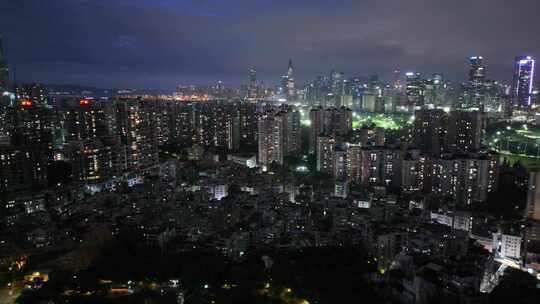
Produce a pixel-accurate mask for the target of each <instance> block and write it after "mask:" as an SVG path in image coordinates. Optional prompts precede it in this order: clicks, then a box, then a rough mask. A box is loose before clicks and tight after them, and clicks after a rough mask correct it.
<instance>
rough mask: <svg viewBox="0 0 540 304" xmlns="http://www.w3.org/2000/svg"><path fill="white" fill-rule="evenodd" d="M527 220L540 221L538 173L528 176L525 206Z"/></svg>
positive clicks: (539, 182) (539, 177) (539, 183)
mask: <svg viewBox="0 0 540 304" xmlns="http://www.w3.org/2000/svg"><path fill="white" fill-rule="evenodd" d="M525 217H526V218H527V219H531V220H536V221H540V172H539V171H533V172H531V173H530V175H529V187H528V191H527V205H526V206H525Z"/></svg>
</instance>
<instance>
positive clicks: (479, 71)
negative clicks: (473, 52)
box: [469, 56, 486, 105]
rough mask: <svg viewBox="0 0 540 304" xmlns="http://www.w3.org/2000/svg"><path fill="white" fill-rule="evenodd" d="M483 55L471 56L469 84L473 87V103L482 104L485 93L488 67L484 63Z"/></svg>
mask: <svg viewBox="0 0 540 304" xmlns="http://www.w3.org/2000/svg"><path fill="white" fill-rule="evenodd" d="M483 59H484V58H483V57H482V56H473V57H471V58H469V63H470V70H469V84H470V88H471V103H472V104H473V105H480V104H481V101H482V97H483V95H484V89H483V88H484V84H485V82H486V68H485V67H484V66H483V65H482V61H483Z"/></svg>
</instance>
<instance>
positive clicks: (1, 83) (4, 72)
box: [0, 37, 9, 92]
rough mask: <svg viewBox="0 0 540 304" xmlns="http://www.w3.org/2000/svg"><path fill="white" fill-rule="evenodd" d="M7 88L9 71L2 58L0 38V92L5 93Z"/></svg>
mask: <svg viewBox="0 0 540 304" xmlns="http://www.w3.org/2000/svg"><path fill="white" fill-rule="evenodd" d="M8 88H9V69H8V66H7V63H6V60H5V57H4V49H3V47H2V38H1V37H0V92H4V91H7V90H8Z"/></svg>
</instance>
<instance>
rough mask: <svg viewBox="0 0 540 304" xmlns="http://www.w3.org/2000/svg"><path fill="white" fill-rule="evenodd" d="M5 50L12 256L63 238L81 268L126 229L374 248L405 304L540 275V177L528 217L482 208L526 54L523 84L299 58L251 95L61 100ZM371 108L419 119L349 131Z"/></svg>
mask: <svg viewBox="0 0 540 304" xmlns="http://www.w3.org/2000/svg"><path fill="white" fill-rule="evenodd" d="M2 58H3V57H2V52H1V47H0V90H1V91H2V92H5V93H3V94H2V95H1V96H0V98H1V99H0V192H1V193H2V196H1V197H0V226H1V227H2V229H0V247H2V248H0V249H6V250H0V252H10V254H8V256H7V257H4V256H0V261H9V260H10V259H17V258H18V255H20V254H22V253H23V252H24V253H28V252H30V253H34V252H43V251H45V252H46V251H59V252H63V254H62V255H61V256H58V257H57V259H55V261H54V263H53V264H55V265H59V267H63V268H66V269H75V270H80V269H84V268H85V267H87V266H88V265H89V263H90V262H91V260H92V259H91V258H88V256H93V253H96V252H97V251H98V249H99V247H100V246H101V245H102V243H103V242H102V240H104V239H107V238H111V237H114V236H115V235H118V234H119V233H121V232H122V231H125V230H127V231H130V233H133V234H134V235H136V236H137V237H138V238H140V239H141V240H142V241H143V242H142V243H143V244H145V245H147V246H148V247H150V248H155V249H156V250H161V251H165V250H167V251H169V250H170V251H172V252H180V251H188V250H191V249H194V248H201V247H204V248H213V249H217V250H219V251H221V252H222V253H223V254H224V255H226V256H228V257H230V258H234V259H239V258H242V256H244V254H245V253H247V252H249V250H253V251H256V250H268V249H269V248H270V249H276V248H279V249H298V248H304V247H316V246H345V245H352V246H364V247H366V250H368V252H369V253H370V254H371V255H372V256H373V257H374V261H375V262H376V263H377V269H378V273H377V274H376V275H375V276H374V278H373V280H375V281H377V280H383V281H385V282H390V283H392V284H390V286H392V294H393V295H395V296H396V297H397V298H400V299H401V300H402V301H404V302H406V303H429V302H431V301H433V299H435V298H436V297H438V296H440V295H441V294H445V295H447V296H448V297H451V298H452V299H456V301H459V302H474V301H477V300H478V299H481V298H482V297H483V293H485V292H489V291H491V290H492V289H493V287H494V286H495V285H496V284H497V282H498V280H499V278H500V276H501V273H503V272H504V268H505V267H506V265H509V264H512V265H515V267H516V268H518V269H521V270H526V271H529V272H530V273H533V274H538V273H539V272H540V266H539V265H540V246H539V244H540V228H539V227H540V225H539V224H538V223H540V174H539V173H538V172H532V173H531V174H530V178H529V186H528V195H527V205H526V215H525V217H524V219H525V220H524V221H523V225H522V226H521V227H519V229H517V230H516V229H506V228H504V229H503V228H502V227H501V226H502V225H501V222H500V221H499V220H498V219H496V218H494V217H492V216H489V215H486V214H485V213H477V212H474V209H473V208H472V207H473V206H479V205H480V206H481V203H485V202H486V201H487V200H488V197H489V195H490V194H492V193H494V192H496V191H500V189H499V186H498V184H499V175H500V174H499V173H500V167H501V163H500V158H499V155H497V154H495V153H493V152H492V151H489V150H488V149H487V148H486V137H485V135H486V128H487V120H488V116H490V115H489V113H490V112H492V111H494V112H497V113H503V114H501V116H500V117H505V115H506V114H507V112H508V109H509V108H510V109H511V110H515V111H516V112H520V113H521V112H523V111H525V112H527V111H533V110H534V109H535V108H536V105H535V103H534V102H533V99H534V98H535V96H534V94H533V87H532V83H533V76H534V60H533V59H532V58H530V57H519V58H518V59H517V61H516V75H515V77H514V78H515V79H514V84H513V85H512V86H504V85H502V84H501V83H498V82H495V81H491V80H488V79H486V71H485V67H484V65H483V58H482V57H471V58H470V73H469V80H468V82H467V83H464V84H462V85H461V86H459V87H454V86H452V85H451V84H449V83H448V82H445V81H444V79H443V78H442V76H441V75H439V74H434V75H433V76H432V77H429V78H424V77H422V75H420V74H419V73H407V74H406V78H405V81H403V80H402V79H401V74H400V72H399V71H396V72H395V74H394V76H395V79H394V82H393V83H392V84H391V85H384V84H383V83H382V82H381V81H379V79H378V78H377V77H371V78H370V79H369V80H367V81H364V80H363V79H360V78H355V79H346V78H345V77H344V75H343V73H339V72H335V71H333V72H332V73H331V75H330V77H319V78H318V79H317V80H316V81H315V82H313V83H310V84H308V85H307V86H306V87H305V88H298V87H297V84H296V83H295V76H294V70H293V65H292V62H289V66H288V70H287V74H286V75H284V76H283V77H282V81H281V85H280V87H279V88H277V89H276V90H275V91H274V92H268V91H267V90H266V89H264V88H263V86H262V85H261V84H260V83H259V82H257V77H256V71H255V70H254V69H251V70H250V71H249V84H248V85H247V86H246V87H245V88H243V89H241V90H240V91H239V92H238V93H234V94H237V95H241V96H242V98H239V99H234V98H231V99H228V98H225V99H223V98H221V99H219V98H218V99H219V100H216V98H208V100H207V99H206V97H205V98H203V99H197V98H195V99H197V100H193V99H191V100H188V99H178V98H170V99H169V98H158V97H151V96H139V97H135V96H126V95H123V96H116V97H114V98H91V97H88V96H50V95H48V94H47V93H46V91H45V88H44V87H43V86H41V85H39V84H32V85H17V86H13V87H12V86H10V84H9V74H8V73H7V72H8V69H7V65H6V64H5V62H4V61H3V60H2ZM186 90H187V89H186ZM213 90H214V91H213V93H212V94H213V95H219V94H225V91H226V90H225V89H224V88H223V86H222V84H221V83H220V84H219V85H218V86H216V87H215V88H213ZM192 93H193V92H192ZM229 93H230V92H229ZM189 94H191V93H189ZM189 94H188V93H186V94H184V95H182V96H189ZM227 94H228V93H227ZM192 95H193V94H192ZM193 96H195V95H193ZM197 96H199V95H197ZM208 96H211V95H208ZM222 96H223V95H222ZM268 96H277V97H278V98H274V99H270V100H265V99H267V98H266V97H268ZM284 101H289V102H288V103H287V102H284ZM360 112H367V113H396V112H406V113H408V114H407V116H408V117H410V119H409V122H408V123H407V124H406V125H404V126H402V127H401V128H399V129H397V130H384V129H382V128H380V127H377V126H373V125H360V126H355V127H353V122H354V120H355V116H356V115H357V114H358V113H360ZM493 117H497V115H495V116H491V118H493ZM81 244H82V245H81ZM90 253H92V254H90ZM81 255H84V256H85V258H80V257H81ZM501 269H502V272H501Z"/></svg>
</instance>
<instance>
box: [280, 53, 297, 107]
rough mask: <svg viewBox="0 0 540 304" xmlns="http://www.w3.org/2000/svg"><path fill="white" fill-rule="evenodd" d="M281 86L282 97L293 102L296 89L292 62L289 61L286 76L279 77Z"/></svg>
mask: <svg viewBox="0 0 540 304" xmlns="http://www.w3.org/2000/svg"><path fill="white" fill-rule="evenodd" d="M281 82H282V83H281V86H282V88H283V95H285V97H286V98H287V100H289V101H291V100H295V99H296V87H295V82H294V69H293V64H292V60H289V66H288V68H287V74H285V75H283V76H282V77H281Z"/></svg>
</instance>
